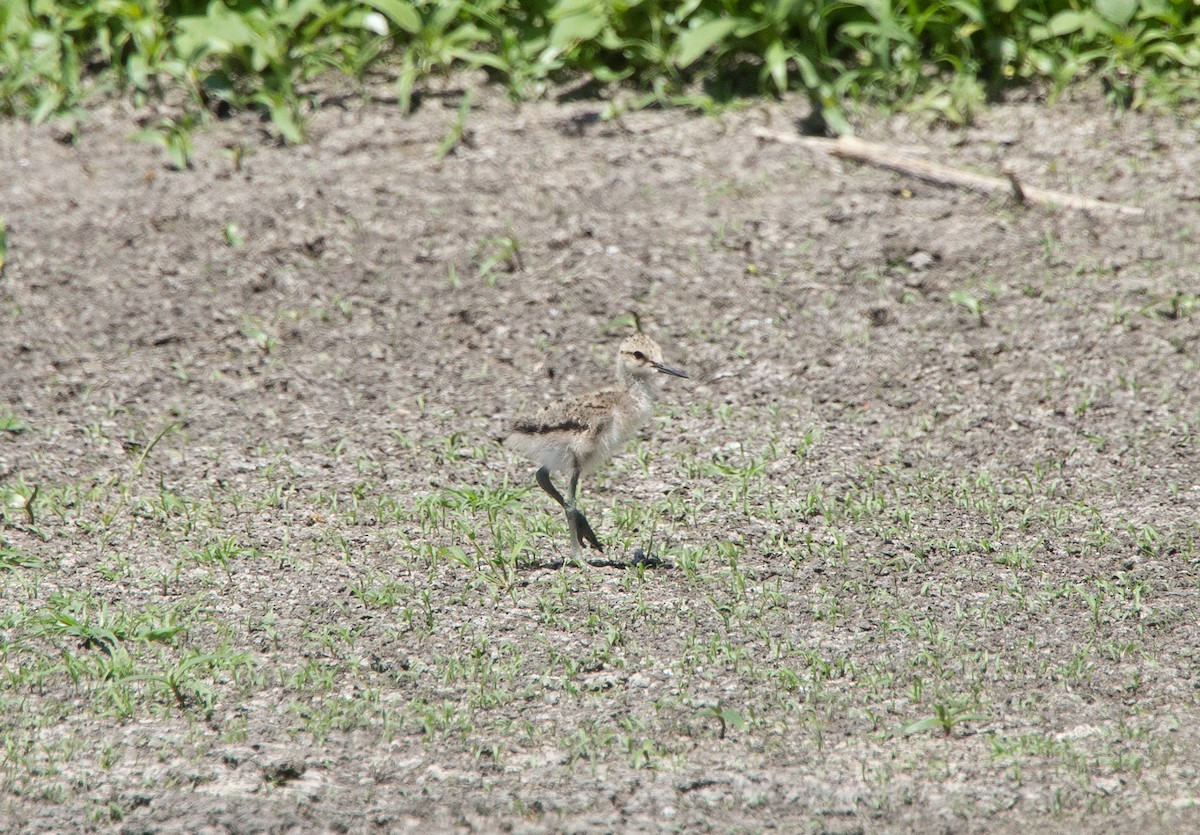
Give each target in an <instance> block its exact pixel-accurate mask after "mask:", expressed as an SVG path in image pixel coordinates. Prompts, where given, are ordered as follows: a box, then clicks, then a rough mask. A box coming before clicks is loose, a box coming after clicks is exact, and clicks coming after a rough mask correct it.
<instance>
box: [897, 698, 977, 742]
mask: <svg viewBox="0 0 1200 835" xmlns="http://www.w3.org/2000/svg"><path fill="white" fill-rule="evenodd" d="M986 721H988V718H987V717H986V716H984V715H983V714H980V713H972V712H971V711H970V710H969V709H968V708H965V707H954V706H951V705H947V704H945V703H944V702H938V703H937V704H935V705H934V706H933V715H932V716H927V717H925V718H924V719H918V720H917V721H915V722H910V723H908V724H907V725H905V726H904V728H903V729H902V730H901V733H903V734H904V735H905V736H912V735H913V734H919V733H924V732H925V731H930V730H934V729H935V728H941V730H942V735H943V736H947V737H948V736H950V734H951V733H953V732H954V729H955V727H957V726H958V725H961V724H963V723H964V722H986Z"/></svg>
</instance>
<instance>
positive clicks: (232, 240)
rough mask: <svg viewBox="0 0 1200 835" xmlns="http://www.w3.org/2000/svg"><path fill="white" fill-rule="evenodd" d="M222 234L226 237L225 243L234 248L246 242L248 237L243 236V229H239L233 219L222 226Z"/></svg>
mask: <svg viewBox="0 0 1200 835" xmlns="http://www.w3.org/2000/svg"><path fill="white" fill-rule="evenodd" d="M221 236H222V237H223V238H224V239H225V245H226V246H230V247H233V248H234V249H237V248H238V247H240V246H243V245H245V243H246V239H245V238H243V237H242V230H241V229H238V225H237V224H236V223H233V222H232V221H230V222H229V223H226V224H225V225H224V226H223V227H221Z"/></svg>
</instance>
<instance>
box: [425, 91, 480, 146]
mask: <svg viewBox="0 0 1200 835" xmlns="http://www.w3.org/2000/svg"><path fill="white" fill-rule="evenodd" d="M474 97H475V96H474V93H472V92H471V91H470V90H467V92H466V93H464V94H463V100H462V103H461V104H459V106H458V113H457V114H456V115H455V117H454V122H453V124H451V125H450V129H449V130H448V131H446V135H445V136H444V137H442V141H441V143H440V144H439V145H438V149H437V151H435V152H434V157H435V158H437V159H442V158H443V157H445V156H446V154H449V153H451V152H452V151H453V150H454V149H455V148H457V147H458V146H459V144H460V143H462V142H463V141H464V138H465V136H464V132H465V131H466V129H467V118H468V117H469V116H470V115H471V103H472V101H473V100H474Z"/></svg>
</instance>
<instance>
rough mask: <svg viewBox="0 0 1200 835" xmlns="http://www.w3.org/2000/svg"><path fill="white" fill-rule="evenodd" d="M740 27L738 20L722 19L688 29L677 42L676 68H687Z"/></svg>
mask: <svg viewBox="0 0 1200 835" xmlns="http://www.w3.org/2000/svg"><path fill="white" fill-rule="evenodd" d="M737 25H738V21H737V19H736V18H731V17H722V18H717V19H716V20H709V21H705V22H704V23H701V24H700V25H699V26H695V27H693V28H691V29H688V30H687V31H686V32H684V33H683V34H682V35H680V36H679V40H677V41H676V42H675V45H676V47H677V48H678V52H677V53H676V55H675V66H677V67H680V68H682V67H687V66H689V65H691V64H693V63H695V61H696V59H697V58H699V57H700V56H701V55H703V54H704V53H705V52H708V50H709V49H710V48H711V47H712V46H713V45H714V44H716V43H717V42H718V41H720V40H722V39H723V38H725V37H726V36H727V35H728V34H729V33H730V32H732V31H733V30H734V29H735V28H736V27H737Z"/></svg>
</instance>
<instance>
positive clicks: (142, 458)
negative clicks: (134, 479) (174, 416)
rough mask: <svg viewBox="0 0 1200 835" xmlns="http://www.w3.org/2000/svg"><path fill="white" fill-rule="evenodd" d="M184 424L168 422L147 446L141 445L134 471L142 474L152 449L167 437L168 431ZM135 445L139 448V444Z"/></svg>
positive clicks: (175, 421)
mask: <svg viewBox="0 0 1200 835" xmlns="http://www.w3.org/2000/svg"><path fill="white" fill-rule="evenodd" d="M182 425H183V424H181V423H180V422H179V421H177V420H173V421H171V422H170V423H168V424H167V425H166V426H164V427H163V428H162V429H160V430H158V434H157V435H155V436H154V437H153V438H151V439H150V441H149V443H147V444H146V445H145V446H142V447H140V449H139V451H138V457H137V462H136V463H134V465H133V471H134V472H135V473H136V474H138V475H141V474H142V470H143V469H144V468H145V466H146V458H147V457H148V456H149V455H150V451H151V450H152V449H154V447H155V445H156V444H157V443H158V442H159V441H161V440H162V439H163V438H164V437H166V435H167V433H168V432H172V431H174V430H176V429H178V428H179V427H181V426H182ZM133 446H134V448H135V449H138V445H136V444H135V445H133Z"/></svg>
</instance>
